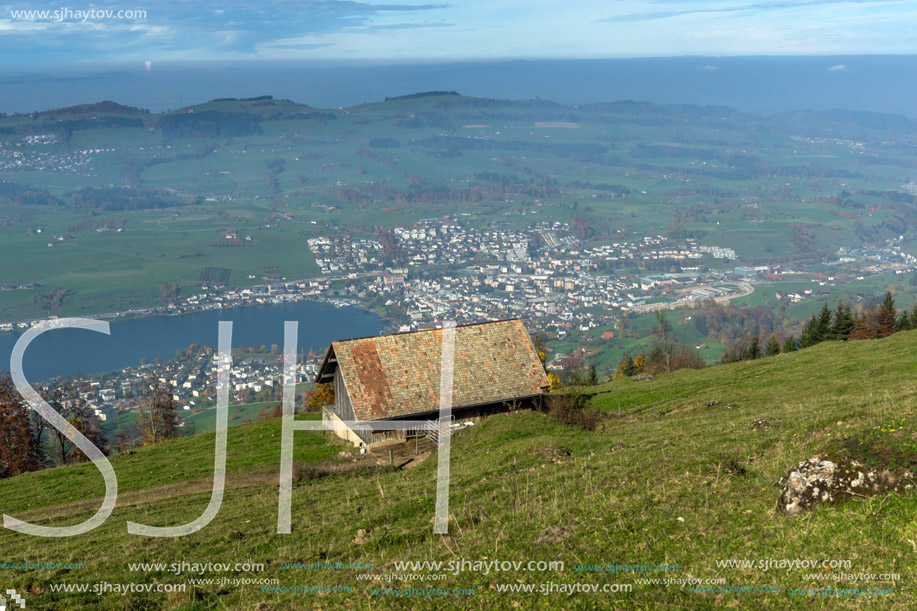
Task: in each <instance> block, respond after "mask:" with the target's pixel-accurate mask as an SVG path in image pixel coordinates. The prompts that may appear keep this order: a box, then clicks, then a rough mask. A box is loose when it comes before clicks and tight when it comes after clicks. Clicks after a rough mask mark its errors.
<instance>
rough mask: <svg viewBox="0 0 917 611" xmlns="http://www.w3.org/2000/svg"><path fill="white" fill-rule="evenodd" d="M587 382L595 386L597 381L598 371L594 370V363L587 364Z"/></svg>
mask: <svg viewBox="0 0 917 611" xmlns="http://www.w3.org/2000/svg"><path fill="white" fill-rule="evenodd" d="M588 382H589V385H590V386H596V385H597V384H598V383H599V372H598V371H597V370H596V368H595V365H590V366H589V378H588Z"/></svg>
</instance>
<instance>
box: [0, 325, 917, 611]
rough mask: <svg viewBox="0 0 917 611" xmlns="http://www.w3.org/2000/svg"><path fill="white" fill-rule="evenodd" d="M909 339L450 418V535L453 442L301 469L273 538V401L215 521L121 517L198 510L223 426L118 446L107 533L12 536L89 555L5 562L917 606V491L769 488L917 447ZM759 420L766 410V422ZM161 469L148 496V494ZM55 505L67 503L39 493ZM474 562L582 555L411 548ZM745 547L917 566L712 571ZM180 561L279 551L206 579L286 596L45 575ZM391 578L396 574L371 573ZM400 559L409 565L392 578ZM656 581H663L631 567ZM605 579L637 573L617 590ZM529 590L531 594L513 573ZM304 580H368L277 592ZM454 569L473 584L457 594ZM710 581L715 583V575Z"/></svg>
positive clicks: (305, 604) (300, 438)
mask: <svg viewBox="0 0 917 611" xmlns="http://www.w3.org/2000/svg"><path fill="white" fill-rule="evenodd" d="M915 340H917V332H909V333H899V334H897V335H895V336H892V337H890V338H887V339H884V340H876V341H864V342H848V343H827V344H821V345H819V346H816V347H814V348H810V349H807V350H804V351H801V352H798V353H793V354H789V355H780V356H777V357H772V358H768V359H764V360H761V361H757V362H747V363H738V364H734V365H728V366H722V367H715V368H711V369H707V370H702V371H681V372H677V373H674V374H671V375H667V376H660V377H658V378H657V379H656V380H653V381H649V382H632V381H630V380H622V381H616V382H614V383H610V384H605V385H603V386H600V387H596V388H593V389H590V390H589V392H591V393H596V396H595V397H594V399H593V403H594V404H595V405H597V406H599V407H601V408H602V409H605V410H606V411H608V412H609V414H610V417H608V418H606V419H604V420H603V421H602V422H601V424H600V425H599V428H598V429H597V430H596V431H592V432H585V431H581V430H578V429H573V428H570V427H567V426H564V425H561V424H558V423H556V422H555V421H553V420H551V419H550V418H549V417H547V416H546V415H544V414H540V413H512V414H506V415H501V416H495V417H491V418H489V419H487V420H485V421H484V422H482V423H481V424H479V425H478V426H475V427H472V428H470V429H468V430H465V431H462V432H460V433H458V434H457V435H456V436H455V437H454V440H453V445H452V457H451V459H452V460H451V469H452V479H451V506H450V513H451V514H452V519H451V520H450V524H449V536H447V537H440V536H434V534H433V525H432V517H433V513H434V499H435V481H434V478H435V475H436V461H435V460H428V461H426V462H424V463H422V464H420V465H419V466H417V467H416V468H413V469H410V470H407V471H398V472H393V471H390V470H381V471H380V470H378V469H376V470H365V471H364V470H358V471H353V472H350V473H336V474H333V475H329V476H327V477H322V478H317V479H303V481H300V482H298V483H296V484H294V498H293V533H292V534H290V535H277V534H275V530H276V519H277V498H278V494H277V485H276V483H274V482H276V469H277V460H278V457H279V450H278V443H277V440H278V439H279V432H280V426H279V425H280V423H279V421H277V420H274V421H267V422H261V423H257V424H253V425H246V426H240V427H235V428H233V429H231V430H230V443H229V464H230V471H231V473H232V476H231V478H230V484H231V485H230V487H229V489H228V490H227V493H226V497H225V500H224V502H223V506H222V509H221V511H220V513H219V515H218V516H217V518H216V519H215V520H214V522H213V523H211V525H209V526H208V527H206V528H205V529H203V530H202V531H200V532H198V533H195V534H193V535H190V536H187V537H183V538H178V539H146V538H141V537H137V536H132V535H128V534H127V532H126V528H125V521H126V520H132V521H139V522H143V523H150V524H155V525H171V524H179V523H183V522H185V521H190V520H191V519H194V518H195V517H196V516H197V515H199V514H200V512H202V511H203V509H204V507H205V506H206V504H207V500H208V498H209V488H208V485H207V484H208V483H209V479H208V473H209V470H210V466H211V464H212V454H211V452H212V446H211V445H210V444H212V440H213V437H212V435H201V436H198V437H195V438H193V439H185V440H179V441H176V442H172V443H168V444H163V445H161V446H158V447H154V448H148V449H143V450H139V451H136V452H134V453H133V454H132V455H130V456H127V457H122V458H117V459H115V460H113V464H114V466H115V470H116V471H117V473H118V475H119V479H120V481H121V482H122V487H123V489H124V490H125V492H124V495H123V498H122V501H121V502H120V503H119V507H118V508H117V509H116V510H115V513H114V515H113V516H112V517H111V518H110V519H109V520H108V521H107V522H106V523H105V524H104V525H103V526H102V527H100V528H98V529H97V530H95V531H93V532H91V533H89V534H87V535H83V536H80V537H74V538H70V539H61V540H47V539H36V538H31V537H26V536H23V535H18V534H16V533H12V532H10V531H3V532H2V533H0V544H2V546H3V549H4V550H5V554H4V557H5V559H6V561H7V562H14V561H32V562H83V563H84V564H85V568H83V569H81V570H70V571H65V570H49V571H29V572H22V571H9V570H0V574H2V577H3V580H4V583H5V584H6V585H5V586H4V587H9V588H16V589H17V590H19V591H20V592H22V591H25V592H28V594H27V597H28V602H29V605H30V608H38V609H42V608H48V609H51V608H53V609H80V608H88V607H89V606H92V608H101V609H122V608H163V609H210V608H215V609H223V608H228V609H255V608H258V609H262V610H265V609H277V610H279V609H312V608H315V609H333V608H347V609H377V608H389V607H396V608H419V609H432V608H434V607H435V608H445V609H460V608H462V609H464V608H478V609H512V608H542V609H557V608H565V609H579V608H607V607H608V606H609V605H610V604H614V605H615V606H621V607H624V608H714V607H719V606H733V607H739V608H803V607H805V608H811V607H815V608H834V607H836V606H838V605H839V604H840V603H841V599H842V597H840V596H837V595H834V594H831V593H828V595H825V591H824V590H823V589H824V588H826V587H831V588H834V589H835V590H837V591H840V590H853V589H861V590H862V591H863V594H860V595H855V594H853V593H851V592H848V593H847V594H845V595H844V596H843V598H844V599H846V605H848V606H859V605H864V604H867V603H868V604H870V605H871V606H873V605H875V606H878V607H880V608H913V605H914V604H915V603H917V595H915V592H914V589H913V587H912V586H911V585H910V584H909V583H908V582H907V581H906V577H905V576H909V575H910V574H911V572H912V571H913V570H914V568H915V562H914V550H915V548H917V544H915V543H913V542H914V541H917V522H915V518H917V498H915V497H914V496H913V494H910V495H886V496H881V497H874V498H864V499H862V500H860V501H856V502H848V503H845V504H838V505H830V506H820V507H818V508H816V509H815V510H814V511H812V512H810V513H808V514H806V515H804V516H800V517H795V518H788V517H785V516H783V515H780V514H778V513H776V512H775V504H776V500H777V497H778V495H779V488H777V487H776V486H775V483H776V482H777V480H778V479H779V478H780V477H781V476H782V475H783V474H784V473H785V472H786V470H787V469H788V468H789V467H791V466H794V465H796V464H797V463H798V462H800V461H801V460H803V459H806V458H808V457H810V456H813V455H816V454H822V453H825V452H831V453H842V452H848V453H854V452H856V453H858V454H857V457H858V458H859V459H861V460H872V461H877V463H883V461H884V464H890V465H892V466H895V467H903V466H907V465H910V464H913V463H914V461H917V447H915V442H914V437H915V435H917V434H915V433H914V432H913V431H912V428H913V425H912V424H911V422H913V416H914V410H915V407H917V384H915V382H914V381H913V380H914V379H915V374H917V359H915V357H917V342H915ZM714 401H718V402H719V403H717V404H713V402H714ZM619 405H620V407H619ZM758 418H764V419H766V420H768V421H769V423H770V424H771V425H772V426H771V427H770V428H765V429H759V430H753V428H752V424H753V422H754V421H755V420H756V419H758ZM321 435H327V434H321ZM310 436H312V437H313V438H316V439H317V440H316V441H314V442H313V443H316V444H322V442H323V440H322V438H321V437H318V436H317V434H315V433H298V434H297V435H296V444H297V447H303V446H305V445H306V443H307V440H308V438H309V437H310ZM857 442H863V443H857ZM322 448H332V449H322ZM341 449H343V448H342V447H341V446H324V445H315V446H313V448H312V450H311V452H307V453H304V454H303V455H302V456H301V457H300V458H301V459H302V460H322V459H328V458H330V457H331V456H332V455H334V454H336V453H337V452H338V451H339V450H341ZM233 478H235V479H233ZM95 480H101V478H100V477H98V475H97V474H96V472H95V471H94V468H92V467H91V466H79V467H68V468H64V469H55V470H51V471H46V472H42V473H36V474H29V475H26V476H22V477H18V478H13V479H10V480H6V481H3V482H0V493H2V494H0V499H2V509H3V511H4V513H8V514H12V515H16V516H17V517H23V516H25V515H26V514H29V515H30V516H31V517H32V518H33V519H36V520H38V519H39V518H40V516H41V515H43V513H44V512H45V511H47V514H46V515H54V516H58V517H55V518H54V519H53V520H51V521H49V522H48V523H52V524H57V525H60V524H63V523H67V522H68V521H69V522H74V521H77V520H82V519H85V518H86V517H88V516H89V515H91V513H92V512H94V511H95V507H96V505H91V504H88V503H87V502H85V501H86V500H87V499H92V498H93V497H95V496H97V494H98V493H99V492H100V490H101V482H100V481H98V482H96V481H95ZM182 481H188V482H191V483H189V484H187V485H185V486H183V485H182V484H181V482H182ZM233 482H235V483H233ZM145 488H148V489H149V494H147V495H144V493H142V492H139V491H142V490H143V489H145ZM144 496H147V497H148V498H147V499H146V500H145V499H144ZM81 500H82V502H79V501H81ZM68 503H70V504H71V505H69V506H70V507H73V511H71V512H69V513H68V511H67V507H68V505H67V504H68ZM52 505H53V506H55V507H56V508H55V509H54V510H53V511H49V510H38V508H39V507H50V506H52ZM460 559H466V560H470V561H477V560H484V559H486V560H491V561H492V560H498V561H522V562H523V563H526V562H528V561H530V560H534V561H556V560H560V561H563V562H564V563H565V566H564V569H563V570H562V571H561V570H550V571H539V570H531V571H524V570H520V571H516V570H510V571H493V570H492V571H491V572H489V573H488V574H486V575H485V574H483V572H475V571H473V570H470V568H469V569H468V570H461V571H458V572H457V574H453V573H452V572H449V573H448V575H447V576H446V577H445V578H444V579H441V580H440V579H436V580H429V579H423V580H422V579H418V578H417V577H416V576H417V575H427V573H426V572H425V571H423V570H421V571H412V570H407V569H403V568H398V567H396V565H395V562H400V561H406V560H417V561H424V560H432V561H444V562H449V561H454V560H460ZM730 559H733V560H736V559H738V560H749V561H751V563H752V564H753V565H758V563H762V564H761V565H760V566H761V567H763V566H765V563H767V562H776V561H780V560H792V561H795V560H817V561H818V562H821V561H823V560H828V561H849V564H848V565H846V566H845V567H844V568H843V569H842V570H837V573H843V574H848V575H849V574H888V573H898V574H900V575H902V577H903V578H904V579H905V580H904V581H900V582H898V583H894V582H881V581H877V582H862V581H860V582H857V583H852V582H845V581H840V582H837V583H836V582H834V581H833V580H832V577H833V576H834V575H835V573H834V572H825V573H824V574H825V575H826V576H827V578H828V580H819V579H816V578H813V577H812V576H811V574H812V573H816V571H808V570H806V569H803V568H794V569H790V570H787V569H786V568H780V569H779V570H778V569H776V568H769V569H765V568H758V567H757V566H749V567H746V568H723V567H718V565H717V562H718V561H719V562H723V561H728V560H730ZM180 561H185V562H192V563H193V562H197V563H207V562H228V563H236V562H249V561H250V562H255V563H261V562H263V563H266V567H265V570H263V571H253V572H252V571H249V572H245V571H239V572H234V571H229V572H223V573H214V572H210V573H207V574H204V575H203V577H204V578H219V577H225V578H233V579H244V578H249V579H255V580H257V579H263V578H268V579H277V580H278V582H277V583H275V584H269V585H268V586H267V588H268V591H263V590H262V584H245V585H234V584H224V585H219V584H208V585H200V586H198V587H197V588H194V589H193V591H189V592H185V593H173V594H161V593H142V594H141V593H130V594H127V595H125V596H120V595H112V594H106V595H103V596H97V595H96V594H93V593H92V592H91V591H90V592H87V593H83V594H75V593H68V594H62V593H55V592H52V587H51V584H58V583H75V584H96V583H99V582H109V583H132V582H138V583H139V582H145V581H149V580H152V581H154V582H161V583H177V584H183V583H187V581H188V579H189V577H196V576H192V575H188V574H187V572H185V573H183V574H181V575H178V574H175V572H174V571H170V570H169V568H168V567H163V568H161V569H151V570H144V571H131V570H130V569H129V567H128V566H127V563H128V562H131V563H134V562H162V563H167V564H168V563H172V562H180ZM288 562H293V563H314V562H322V563H342V565H344V566H349V565H350V564H351V563H363V564H364V565H365V564H368V563H371V564H372V568H366V567H365V566H363V567H361V568H357V569H354V568H343V569H340V570H309V569H308V568H289V567H284V566H282V564H283V563H288ZM615 564H619V565H653V566H658V565H665V566H668V567H670V568H671V567H673V566H674V565H677V570H674V568H672V569H671V570H669V571H666V572H649V573H647V572H637V573H633V572H626V571H621V570H618V571H617V572H616V573H612V572H608V571H599V572H597V571H589V570H584V569H583V567H584V566H590V565H602V566H607V565H615ZM578 565H579V570H577V566H578ZM535 568H536V569H537V567H535ZM819 570H820V569H819ZM443 572H446V571H443ZM373 574H374V575H379V576H380V577H379V579H377V580H375V581H373V580H371V579H370V580H366V579H361V578H360V577H366V576H367V575H373ZM391 574H408V575H414V576H415V577H412V578H410V579H411V580H410V581H386V579H389V580H391V579H393V578H391V577H386V576H390V575H391ZM647 578H648V579H660V580H662V579H667V580H669V584H668V585H665V584H662V583H657V584H652V585H650V584H641V583H637V580H639V579H647ZM689 579H697V580H700V582H701V584H700V588H698V587H697V586H694V587H689V586H688V585H683V584H684V582H685V581H686V580H689ZM707 580H724V581H723V582H722V583H720V582H717V583H706V581H707ZM550 584H554V585H553V586H551V585H550ZM573 584H596V585H597V586H598V587H599V588H600V591H598V592H595V593H583V592H580V593H577V594H574V595H572V596H571V595H567V594H549V595H542V594H539V593H537V592H538V591H539V589H541V588H548V589H550V588H551V587H553V588H555V589H559V588H561V587H567V588H569V587H571V586H573ZM604 584H625V585H626V584H630V585H632V586H633V589H632V591H630V592H617V593H604V592H602V591H601V588H602V586H603V585H604ZM526 585H533V586H534V588H535V592H534V593H528V594H527V593H524V592H515V593H507V592H501V591H500V590H501V589H504V588H506V587H517V588H518V587H522V586H526ZM293 586H303V590H305V589H306V588H307V587H313V586H322V587H329V588H333V587H335V586H340V587H343V588H353V589H352V590H350V591H346V592H340V591H338V592H325V593H317V592H315V591H311V592H305V591H303V592H299V593H291V592H287V593H278V592H277V591H276V590H274V591H270V590H271V588H276V587H281V588H283V587H293ZM578 587H582V586H578ZM408 588H415V590H423V589H424V588H438V589H440V590H447V591H448V595H437V594H436V593H434V592H431V591H429V590H428V591H426V593H423V592H414V593H413V596H411V597H410V598H408V595H409V594H412V592H410V591H409V590H408ZM453 588H461V589H469V590H470V589H473V590H474V593H473V595H470V594H467V593H462V594H461V595H459V594H458V593H457V592H455V591H453V590H452V589H453ZM705 588H706V589H708V590H709V591H698V589H700V590H704V589H705ZM777 588H779V591H768V592H764V591H761V590H762V589H770V590H776V589H777ZM393 589H394V590H393ZM739 589H744V590H745V591H738V590H739ZM791 589H793V590H796V589H811V590H812V591H811V592H808V593H805V592H803V593H800V592H791ZM886 589H888V590H889V591H888V592H885V590H886ZM396 590H397V591H396ZM752 590H754V591H752ZM867 590H875V591H880V590H881V591H882V592H883V593H881V594H876V592H875V591H874V592H873V593H872V594H865V592H866V591H867ZM259 604H260V605H261V606H258V605H259Z"/></svg>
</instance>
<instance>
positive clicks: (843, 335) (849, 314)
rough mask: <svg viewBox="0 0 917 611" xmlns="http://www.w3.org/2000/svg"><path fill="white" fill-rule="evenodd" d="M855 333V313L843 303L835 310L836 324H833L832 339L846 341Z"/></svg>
mask: <svg viewBox="0 0 917 611" xmlns="http://www.w3.org/2000/svg"><path fill="white" fill-rule="evenodd" d="M851 331H853V311H852V310H851V309H850V306H849V305H848V304H846V303H844V302H843V301H842V302H840V303H838V304H837V308H836V309H835V310H834V322H833V323H832V324H831V333H830V336H831V339H833V340H837V341H845V340H846V339H847V338H848V337H850V333H851Z"/></svg>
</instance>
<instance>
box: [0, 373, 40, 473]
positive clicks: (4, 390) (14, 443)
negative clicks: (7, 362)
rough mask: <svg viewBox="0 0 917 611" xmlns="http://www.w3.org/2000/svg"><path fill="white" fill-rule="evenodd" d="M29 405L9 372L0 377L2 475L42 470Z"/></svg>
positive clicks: (0, 466) (0, 461)
mask: <svg viewBox="0 0 917 611" xmlns="http://www.w3.org/2000/svg"><path fill="white" fill-rule="evenodd" d="M28 409H29V408H28V407H27V406H25V405H23V403H22V401H21V400H20V399H19V395H18V394H17V393H16V389H15V388H14V387H13V383H12V381H11V380H10V377H9V375H8V374H7V375H4V376H3V377H2V378H0V477H12V476H13V475H19V474H20V473H25V472H26V471H34V470H35V469H38V468H39V466H40V464H39V462H38V458H37V456H35V451H34V450H35V446H34V438H33V437H32V431H31V427H30V421H29V420H30V419H29V414H28V411H27V410H28Z"/></svg>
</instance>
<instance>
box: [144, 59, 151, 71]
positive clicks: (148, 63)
mask: <svg viewBox="0 0 917 611" xmlns="http://www.w3.org/2000/svg"><path fill="white" fill-rule="evenodd" d="M143 67H144V68H146V71H147V72H152V71H153V62H151V61H150V60H147V61H145V62H144V63H143Z"/></svg>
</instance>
